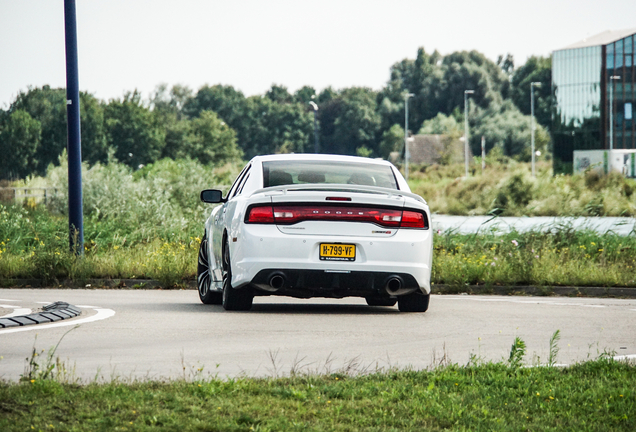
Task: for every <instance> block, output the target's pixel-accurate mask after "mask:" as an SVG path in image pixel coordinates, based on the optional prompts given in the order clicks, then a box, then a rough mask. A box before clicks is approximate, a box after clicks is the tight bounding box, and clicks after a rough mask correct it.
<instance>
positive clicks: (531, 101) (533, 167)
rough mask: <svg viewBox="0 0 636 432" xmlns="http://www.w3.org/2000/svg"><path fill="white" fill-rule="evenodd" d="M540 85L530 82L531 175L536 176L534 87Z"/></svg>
mask: <svg viewBox="0 0 636 432" xmlns="http://www.w3.org/2000/svg"><path fill="white" fill-rule="evenodd" d="M535 87H541V83H540V82H531V83H530V117H532V120H531V121H532V126H531V127H530V136H531V138H530V153H531V158H532V177H536V171H535V162H534V88H535Z"/></svg>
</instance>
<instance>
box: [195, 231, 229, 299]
mask: <svg viewBox="0 0 636 432" xmlns="http://www.w3.org/2000/svg"><path fill="white" fill-rule="evenodd" d="M211 286H212V275H211V274H210V256H209V252H208V236H207V233H203V238H202V239H201V245H200V246H199V259H198V262H197V288H198V291H199V298H200V299H201V302H202V303H204V304H215V305H220V304H221V302H222V300H223V294H222V293H220V292H218V291H212V290H211V289H210V288H211Z"/></svg>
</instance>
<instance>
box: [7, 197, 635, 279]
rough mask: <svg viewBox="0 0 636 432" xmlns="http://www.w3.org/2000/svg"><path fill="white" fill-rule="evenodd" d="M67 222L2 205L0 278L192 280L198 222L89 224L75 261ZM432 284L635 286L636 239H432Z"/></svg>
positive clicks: (568, 233) (513, 235)
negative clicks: (133, 229)
mask: <svg viewBox="0 0 636 432" xmlns="http://www.w3.org/2000/svg"><path fill="white" fill-rule="evenodd" d="M66 224H67V222H66V219H65V218H64V217H63V216H56V215H55V214H52V213H50V212H49V211H48V210H47V209H45V208H42V207H37V206H36V207H34V208H29V207H24V206H18V205H14V206H2V205H0V233H1V234H2V241H1V242H0V280H8V279H18V278H26V279H29V278H37V279H41V280H43V281H44V282H45V283H47V284H49V285H55V284H57V283H59V281H61V280H64V279H70V280H71V281H74V282H75V283H76V284H77V285H83V284H84V282H85V281H86V280H88V279H156V280H158V281H159V282H160V285H161V286H163V287H172V286H183V285H184V284H185V282H186V281H188V280H193V279H194V277H195V274H196V254H197V252H198V248H199V244H200V241H201V237H200V236H201V234H202V233H200V230H201V225H202V223H201V222H196V223H194V222H193V223H192V224H189V225H188V227H189V228H187V229H184V230H177V229H174V230H172V231H171V232H170V231H166V232H164V234H166V236H165V237H150V238H147V239H146V238H143V237H141V238H137V239H136V240H129V237H127V234H126V230H128V227H124V228H122V229H121V230H117V229H115V228H113V229H112V230H111V231H109V232H108V233H106V234H104V233H103V232H102V231H100V227H103V225H101V224H102V222H100V221H94V220H91V219H88V220H87V221H86V233H87V235H86V241H85V255H84V257H83V258H81V259H78V258H77V257H75V256H74V255H72V254H70V253H69V252H68V244H67V235H68V234H67V225H66ZM137 228H138V229H140V230H149V229H150V228H148V227H143V226H142V227H137ZM121 231H124V232H123V233H122V232H121ZM131 237H134V234H133V236H131ZM432 282H433V283H436V284H446V285H450V286H452V287H456V288H457V289H458V290H459V289H461V287H464V286H466V285H474V284H478V285H535V286H548V287H549V286H602V287H613V286H616V287H636V236H634V235H630V236H618V235H615V234H612V233H607V234H603V235H599V234H596V233H594V232H592V231H575V230H573V229H571V228H568V227H567V226H558V227H554V228H553V229H552V230H551V231H549V232H544V233H541V232H524V233H519V232H510V233H482V234H457V233H447V234H443V233H440V234H437V233H436V234H435V238H434V260H433V271H432Z"/></svg>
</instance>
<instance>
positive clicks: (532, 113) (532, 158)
mask: <svg viewBox="0 0 636 432" xmlns="http://www.w3.org/2000/svg"><path fill="white" fill-rule="evenodd" d="M534 85H535V83H530V117H531V120H530V121H531V122H532V124H531V126H530V137H531V138H530V159H531V161H532V177H535V172H534Z"/></svg>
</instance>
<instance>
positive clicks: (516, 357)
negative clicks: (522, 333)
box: [508, 337, 526, 369]
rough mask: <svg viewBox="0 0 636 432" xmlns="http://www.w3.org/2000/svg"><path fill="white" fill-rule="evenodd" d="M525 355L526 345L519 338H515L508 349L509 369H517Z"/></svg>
mask: <svg viewBox="0 0 636 432" xmlns="http://www.w3.org/2000/svg"><path fill="white" fill-rule="evenodd" d="M525 355H526V343H525V342H524V341H523V340H522V339H521V338H519V337H516V338H515V340H514V342H513V343H512V346H511V347H510V355H509V357H508V365H510V367H511V368H515V369H516V368H518V367H519V366H521V365H522V363H523V358H524V357H525Z"/></svg>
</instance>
